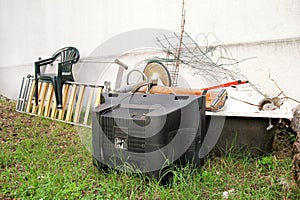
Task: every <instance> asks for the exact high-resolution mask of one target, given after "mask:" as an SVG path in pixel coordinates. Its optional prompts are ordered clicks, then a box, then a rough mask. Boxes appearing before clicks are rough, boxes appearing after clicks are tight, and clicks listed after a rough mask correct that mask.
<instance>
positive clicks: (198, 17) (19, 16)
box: [0, 0, 300, 99]
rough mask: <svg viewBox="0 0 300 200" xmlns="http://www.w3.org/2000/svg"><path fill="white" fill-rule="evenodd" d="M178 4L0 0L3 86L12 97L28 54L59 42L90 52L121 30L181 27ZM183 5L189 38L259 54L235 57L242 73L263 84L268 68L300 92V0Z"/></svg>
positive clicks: (209, 0)
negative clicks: (213, 39)
mask: <svg viewBox="0 0 300 200" xmlns="http://www.w3.org/2000/svg"><path fill="white" fill-rule="evenodd" d="M181 6H182V1H181V0H177V1H174V0H163V1H162V0H152V1H148V0H126V1H119V0H110V1H107V0H89V1H84V0H30V1H19V0H0V44H1V45H0V93H2V94H4V95H6V96H8V97H10V98H16V95H17V93H18V91H17V90H18V87H19V83H17V82H18V81H19V80H20V79H21V77H20V76H22V75H23V74H24V75H26V74H27V73H32V71H33V66H32V63H33V61H34V60H36V59H37V58H38V57H39V56H41V57H47V56H49V55H52V53H53V52H54V51H56V50H57V49H59V48H61V47H63V46H67V45H73V46H76V47H77V48H78V49H79V50H80V52H81V55H82V57H87V56H88V55H90V53H91V52H92V51H93V50H94V49H95V48H97V46H99V45H100V44H101V43H103V42H104V41H106V40H108V39H109V38H111V37H113V36H114V35H117V34H120V33H122V32H126V31H130V30H133V29H140V28H162V29H168V30H172V31H179V30H180V20H181ZM186 12H187V13H186V26H185V30H186V31H187V32H188V33H189V34H190V35H191V36H192V37H193V38H196V36H197V35H198V33H204V34H208V33H210V32H211V33H214V34H215V35H216V36H217V37H218V38H219V39H220V40H221V41H222V42H223V43H225V44H232V43H235V44H234V45H229V48H230V50H231V51H232V54H233V56H236V57H237V58H238V59H240V58H245V57H252V56H255V57H257V59H253V60H249V61H247V62H244V63H241V64H240V67H241V69H242V70H243V72H245V73H247V74H246V75H247V76H249V77H251V78H253V79H254V80H255V81H258V82H259V83H260V84H262V85H264V84H267V83H268V80H267V70H268V69H270V70H271V73H272V76H273V77H274V78H275V79H276V81H278V82H279V84H280V85H281V86H282V88H283V89H285V90H286V91H287V93H288V94H289V95H291V96H293V97H295V98H298V99H300V94H299V92H298V90H297V87H295V86H297V85H300V84H299V83H300V81H299V80H298V78H297V76H298V75H299V69H298V68H299V66H300V59H299V39H298V38H299V37H300V26H299V21H300V1H297V0H252V1H238V0H226V1H224V0H186ZM289 38H296V39H295V41H294V40H290V39H289ZM263 41H268V42H263ZM278 41H281V42H278ZM283 66H284V68H283ZM14 76H15V77H16V78H14ZM287 80H288V81H287ZM16 83H17V84H16Z"/></svg>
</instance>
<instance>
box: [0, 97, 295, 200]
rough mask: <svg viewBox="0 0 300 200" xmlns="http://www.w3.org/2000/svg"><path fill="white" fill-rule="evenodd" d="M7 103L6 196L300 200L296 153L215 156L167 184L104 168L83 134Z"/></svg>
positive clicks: (0, 118) (0, 193) (2, 107)
mask: <svg viewBox="0 0 300 200" xmlns="http://www.w3.org/2000/svg"><path fill="white" fill-rule="evenodd" d="M14 110H15V108H14V102H10V101H4V100H0V199H224V197H226V194H228V198H229V199H300V189H299V188H298V187H297V186H296V185H295V184H294V183H293V181H292V174H291V172H292V160H291V158H290V156H286V155H288V154H285V155H284V156H283V155H282V154H278V152H277V153H276V152H275V153H274V154H273V155H269V156H265V157H262V158H256V159H253V158H249V157H248V156H232V155H227V156H224V157H214V156H210V157H208V158H207V159H206V160H205V165H204V166H203V167H202V168H201V169H194V168H192V167H189V166H187V167H184V168H182V169H180V170H174V171H173V174H174V178H173V179H172V181H171V182H170V183H169V184H167V185H164V186H163V185H161V184H159V183H158V182H157V181H156V180H149V179H146V178H145V177H144V176H143V175H138V174H125V173H120V172H116V171H109V172H103V171H98V170H97V169H96V168H95V167H94V166H93V164H92V157H91V155H90V153H89V151H88V150H86V148H85V147H84V146H83V145H82V143H81V141H80V138H79V136H78V135H77V132H76V129H75V128H74V127H73V126H71V125H67V124H63V123H58V122H54V121H51V120H47V119H42V118H38V117H32V116H28V115H26V114H20V113H16V112H15V111H14Z"/></svg>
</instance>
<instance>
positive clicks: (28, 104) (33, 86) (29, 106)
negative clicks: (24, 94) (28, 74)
mask: <svg viewBox="0 0 300 200" xmlns="http://www.w3.org/2000/svg"><path fill="white" fill-rule="evenodd" d="M34 91H35V80H33V81H32V85H31V88H30V92H29V97H28V103H27V108H26V112H28V113H30V111H31V106H32V105H33V104H34V101H33V95H34Z"/></svg>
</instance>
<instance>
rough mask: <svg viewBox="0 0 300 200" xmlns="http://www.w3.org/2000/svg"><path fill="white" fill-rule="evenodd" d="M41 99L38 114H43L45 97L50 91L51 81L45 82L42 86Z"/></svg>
mask: <svg viewBox="0 0 300 200" xmlns="http://www.w3.org/2000/svg"><path fill="white" fill-rule="evenodd" d="M41 87H42V88H41V98H40V99H41V101H40V102H39V110H38V115H41V114H42V112H43V109H44V103H45V98H46V95H47V93H48V88H49V83H46V82H43V83H42V86H41Z"/></svg>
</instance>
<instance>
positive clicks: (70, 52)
mask: <svg viewBox="0 0 300 200" xmlns="http://www.w3.org/2000/svg"><path fill="white" fill-rule="evenodd" d="M52 58H53V60H56V59H58V58H59V59H60V62H66V61H70V62H69V63H66V64H64V65H61V69H60V70H61V71H62V72H71V73H72V65H73V64H75V63H77V62H78V60H79V58H80V55H79V51H78V49H76V48H75V47H65V48H62V49H60V50H58V51H57V52H55V53H54V54H53V56H52Z"/></svg>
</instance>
